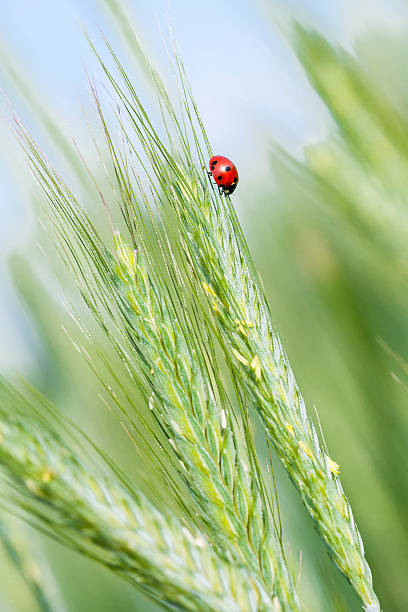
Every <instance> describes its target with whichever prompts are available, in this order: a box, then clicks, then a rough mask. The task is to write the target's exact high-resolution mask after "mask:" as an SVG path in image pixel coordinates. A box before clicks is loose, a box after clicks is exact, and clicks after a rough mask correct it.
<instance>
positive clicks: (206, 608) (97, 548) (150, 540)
mask: <svg viewBox="0 0 408 612" xmlns="http://www.w3.org/2000/svg"><path fill="white" fill-rule="evenodd" d="M62 430H63V431H64V432H65V436H64V437H65V438H68V440H66V439H63V437H62V435H61V434H60V431H62ZM69 432H72V427H71V426H70V425H69V423H67V422H65V421H64V419H62V418H61V417H59V416H58V415H57V414H56V412H55V411H54V410H53V409H52V407H51V406H50V405H49V403H48V402H47V401H46V400H45V399H44V398H42V397H41V396H39V394H33V393H29V394H25V395H24V396H23V395H20V394H19V393H18V392H17V391H15V390H14V389H13V388H12V387H10V386H9V385H7V384H5V383H4V382H1V381H0V482H1V484H2V487H3V490H4V492H5V493H6V495H7V498H6V499H7V505H8V508H9V509H10V510H11V511H14V512H18V513H19V514H21V513H23V515H24V517H25V518H26V519H27V520H29V521H30V522H31V523H32V524H34V525H35V526H36V527H37V528H39V529H40V530H41V531H43V532H45V533H47V534H49V535H51V536H52V537H54V538H56V539H57V540H58V541H60V542H62V543H64V544H66V545H68V546H70V547H71V548H73V549H74V550H77V551H79V552H81V553H82V554H84V555H86V556H87V557H90V558H93V559H95V560H97V561H99V562H100V563H102V564H103V565H105V566H106V567H108V568H110V569H111V570H112V571H114V572H115V573H117V574H119V575H120V576H122V577H123V578H125V579H126V580H127V581H129V582H130V583H131V584H133V585H134V586H136V587H137V588H138V589H140V590H141V591H142V592H144V593H145V594H146V595H147V596H148V597H151V598H153V599H155V600H156V601H158V602H160V603H161V604H162V605H163V606H164V607H166V608H170V609H174V608H176V609H179V610H186V611H187V610H189V611H202V612H219V611H223V612H244V611H245V612H246V611H253V612H261V611H267V610H271V611H273V610H277V609H278V608H277V607H276V606H275V601H274V600H273V599H272V598H271V597H270V595H269V594H268V593H267V592H266V590H265V588H264V586H263V585H262V583H261V582H260V581H259V580H258V579H257V577H256V576H254V575H252V574H251V573H250V572H247V571H246V570H245V569H244V568H239V567H236V566H235V565H232V564H229V563H226V562H225V561H223V560H221V558H219V557H218V556H217V555H216V554H215V553H214V551H213V549H212V547H211V546H210V545H209V542H208V541H207V539H206V538H204V537H203V536H202V535H201V534H200V533H199V532H197V531H196V530H192V529H190V528H189V527H188V526H187V525H186V524H183V523H182V522H180V521H179V520H178V519H177V518H176V517H175V516H174V515H172V514H171V513H170V512H160V511H158V510H157V508H155V507H154V506H153V505H152V504H151V503H150V502H149V501H148V500H147V499H146V497H145V496H144V495H142V494H141V493H138V492H137V491H135V490H134V488H132V487H131V485H130V484H129V483H122V484H121V483H120V481H119V480H118V477H117V475H116V474H115V473H114V472H113V471H112V470H111V468H110V467H109V466H108V465H107V464H106V463H104V461H103V460H102V459H101V457H100V456H99V457H98V456H95V453H94V452H93V450H92V448H91V446H90V445H89V444H87V443H86V442H85V440H84V439H81V436H78V434H76V436H75V438H74V437H72V440H69V438H70V437H71V436H72V435H73V434H70V433H69ZM92 456H93V457H94V459H93V460H92V459H91V457H92Z"/></svg>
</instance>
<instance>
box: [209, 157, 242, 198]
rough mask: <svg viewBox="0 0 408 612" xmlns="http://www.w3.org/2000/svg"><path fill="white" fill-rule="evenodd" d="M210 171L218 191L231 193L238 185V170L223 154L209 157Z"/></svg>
mask: <svg viewBox="0 0 408 612" xmlns="http://www.w3.org/2000/svg"><path fill="white" fill-rule="evenodd" d="M209 165H210V172H209V173H208V174H209V176H212V177H213V179H214V181H215V182H216V183H217V185H218V188H219V190H220V193H225V194H226V195H231V193H233V191H235V187H236V186H237V185H238V170H237V169H236V166H235V164H233V163H232V161H231V160H230V159H228V157H224V156H223V155H214V156H213V157H212V158H211V159H210V164H209Z"/></svg>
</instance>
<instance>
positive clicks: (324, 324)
mask: <svg viewBox="0 0 408 612" xmlns="http://www.w3.org/2000/svg"><path fill="white" fill-rule="evenodd" d="M112 5H115V6H116V2H115V3H112ZM120 18H122V19H123V17H122V16H121V14H119V19H120ZM294 45H295V49H296V51H297V55H298V58H299V61H300V62H301V64H302V65H303V66H304V69H305V71H306V74H307V75H308V77H309V80H310V83H311V86H312V87H313V88H314V89H315V90H316V92H317V94H318V95H319V96H320V98H321V100H322V101H323V102H324V103H325V105H326V106H327V108H328V109H329V111H330V113H331V115H332V118H333V124H332V126H331V129H330V134H329V137H328V139H327V141H325V142H320V143H316V144H314V145H313V146H309V147H308V148H307V149H306V150H305V152H304V159H302V160H301V161H299V160H296V159H293V158H291V157H290V156H288V155H287V154H285V153H284V152H283V151H281V150H279V149H274V151H273V153H272V154H271V160H270V168H271V174H272V175H273V177H274V181H273V187H270V184H271V182H270V180H269V179H268V180H265V184H263V185H261V186H260V185H259V183H257V184H256V185H253V186H252V188H251V190H250V191H248V192H247V193H243V194H241V200H240V201H241V204H242V210H241V211H240V214H241V216H242V217H243V220H244V225H245V227H246V229H247V232H248V239H249V243H250V247H251V249H252V251H253V254H254V257H255V261H256V263H257V265H258V268H259V270H260V273H261V276H262V278H263V281H264V284H265V286H266V289H267V293H268V295H269V298H270V301H271V308H272V312H273V313H274V316H275V320H276V323H277V327H278V329H279V331H280V333H281V336H282V338H283V341H284V343H285V345H286V347H287V350H288V354H289V357H290V359H291V362H292V365H293V368H294V371H295V373H296V375H297V378H298V381H299V383H300V386H301V388H302V389H303V391H304V395H305V398H306V400H307V402H308V403H309V404H313V403H314V404H315V405H316V407H317V410H318V413H319V417H320V421H321V423H322V430H323V432H324V435H325V438H326V442H327V444H328V447H329V449H330V454H331V456H333V458H334V459H335V460H336V461H337V462H338V463H340V465H341V468H342V480H343V484H344V487H345V491H346V493H347V494H348V495H349V497H350V500H351V503H352V506H353V509H354V513H355V517H356V520H357V522H358V524H359V527H360V530H361V532H362V534H363V537H364V540H365V543H366V549H367V557H368V561H369V563H370V565H371V567H372V570H373V575H374V584H375V587H376V590H377V592H378V594H379V597H380V600H381V601H382V605H383V607H384V609H385V610H393V611H396V612H399V611H401V612H403V611H405V610H407V609H408V594H407V592H406V588H405V577H406V575H407V572H408V554H407V552H408V532H407V529H406V526H405V516H406V510H407V507H408V479H407V477H406V473H407V470H406V467H407V459H406V452H405V449H406V440H407V436H408V411H407V406H408V392H407V390H406V388H405V386H404V384H403V382H404V377H405V373H404V371H403V369H401V367H400V364H399V363H398V361H397V360H396V359H395V357H394V356H393V355H392V354H391V351H392V352H394V353H396V354H399V355H402V356H407V357H408V318H407V314H408V313H407V307H406V295H407V290H408V275H407V272H408V247H407V234H408V218H407V211H408V197H407V195H406V194H407V193H408V121H407V119H406V117H407V111H408V102H407V96H406V94H407V81H406V79H404V70H403V67H404V66H405V64H406V61H407V60H406V43H405V42H399V41H398V40H396V39H395V38H394V37H387V35H386V34H384V33H378V32H375V33H373V34H372V35H365V37H364V38H362V39H361V40H359V41H357V43H356V45H355V49H356V55H355V56H352V55H350V54H349V53H346V52H345V51H344V50H343V49H340V48H339V47H334V46H333V45H332V44H330V43H329V42H327V41H326V40H325V39H324V38H323V37H321V36H320V35H318V34H316V33H313V32H309V31H306V30H303V29H301V28H297V29H296V32H295V33H294ZM396 64H399V66H396ZM9 76H11V78H12V79H13V75H12V74H10V75H9ZM14 85H15V86H16V87H17V88H18V89H19V90H20V93H21V95H23V96H26V97H27V89H26V86H25V85H24V87H23V86H22V84H21V83H20V82H18V81H15V82H14ZM38 108H41V113H40V116H37V118H38V119H40V120H41V121H42V122H43V125H44V126H45V129H46V130H47V129H50V128H52V122H51V119H48V118H47V114H46V113H47V111H46V110H44V109H43V108H42V107H37V106H36V105H34V106H33V107H32V111H33V113H34V114H36V113H38ZM44 113H45V114H44ZM54 144H55V146H56V148H57V149H59V154H60V155H62V156H63V157H64V159H65V161H66V163H67V165H68V166H69V167H71V170H72V172H73V173H74V174H75V173H77V171H78V168H77V167H76V162H75V161H74V160H75V159H76V158H75V153H74V151H73V149H72V147H70V146H68V144H69V141H68V140H67V139H66V138H65V137H64V136H63V135H60V134H59V133H58V139H57V140H56V141H55V142H54ZM84 181H85V179H84V176H83V175H82V174H81V177H80V181H79V184H82V188H83V189H84V190H86V192H87V194H88V202H89V208H92V207H96V206H99V204H98V203H97V200H96V197H95V199H94V200H91V199H90V197H89V192H88V188H87V186H86V185H85V183H84ZM247 203H248V208H247V207H246V204H247ZM249 206H250V210H251V214H249V213H248V212H247V211H248V210H249ZM23 257H24V256H23ZM11 270H12V274H13V278H14V280H15V286H16V289H17V291H18V293H19V294H20V297H21V300H22V301H23V302H24V303H25V305H26V306H27V307H28V309H29V313H30V315H29V317H30V320H31V323H32V328H33V330H34V331H32V332H31V334H29V337H30V338H35V340H34V341H33V342H34V343H33V345H32V347H31V348H32V351H33V353H34V354H35V355H36V359H37V367H36V368H35V370H34V371H32V372H31V373H30V380H31V382H33V383H34V384H35V385H36V386H38V387H39V388H40V389H41V390H42V391H43V392H44V393H45V394H46V395H48V396H49V397H50V399H52V400H53V401H54V402H57V403H58V404H59V406H60V407H61V408H62V409H63V410H64V411H65V412H66V413H67V414H69V415H70V417H71V418H73V419H74V420H77V421H78V422H80V423H81V426H83V427H85V428H86V426H87V424H88V425H89V426H91V425H92V431H93V432H94V433H95V435H96V437H98V439H99V440H100V441H101V443H103V445H104V447H105V448H107V449H108V450H111V451H112V452H114V453H115V456H116V457H118V459H119V460H121V461H122V462H123V463H124V464H125V465H127V466H129V462H131V460H132V459H131V457H132V455H131V451H130V449H129V448H126V449H125V450H123V448H122V447H123V435H121V432H120V428H119V426H118V427H117V430H115V427H114V426H113V425H112V417H111V416H110V415H109V414H108V413H107V412H106V410H105V409H104V407H103V404H102V402H101V401H100V400H99V399H98V392H99V386H98V384H97V383H96V381H95V379H94V377H93V376H92V375H91V373H90V372H89V371H88V370H87V369H86V367H85V365H84V364H83V363H82V361H81V360H80V358H79V356H78V355H77V354H76V352H75V350H74V349H73V348H72V347H70V343H69V341H68V340H67V339H66V338H65V336H64V334H63V332H62V331H61V321H62V322H63V323H64V324H65V325H66V326H67V327H69V325H70V323H69V320H68V315H67V314H66V313H65V311H64V309H63V308H61V307H60V305H59V302H58V300H55V299H54V298H52V297H51V294H52V291H51V290H50V289H49V288H48V287H47V283H46V282H45V281H44V282H43V281H40V280H39V278H37V272H36V271H35V269H34V268H32V267H31V266H29V265H28V263H27V261H26V260H23V259H22V258H21V256H18V257H17V256H16V257H14V258H13V260H12V262H11ZM60 274H61V275H62V274H63V272H62V271H61V270H60ZM64 278H65V277H64ZM67 291H68V293H69V292H70V289H69V286H68V289H67ZM386 347H389V348H390V349H391V351H389V350H387V349H386ZM392 373H394V375H392ZM401 380H402V382H401ZM134 468H135V466H132V469H134ZM276 471H277V474H278V488H279V496H280V503H281V512H282V516H283V523H284V529H285V534H286V538H287V540H288V542H289V544H290V547H291V550H292V555H293V557H294V559H295V564H296V562H297V561H296V559H297V556H298V551H299V550H302V558H303V561H302V566H303V569H302V576H301V584H302V589H303V592H304V594H305V598H306V601H307V602H308V605H309V608H310V610H322V611H323V610H324V611H329V612H331V611H333V612H334V611H340V610H343V611H345V610H357V609H359V607H358V606H359V604H358V602H357V601H356V599H355V598H354V596H353V595H352V594H351V592H350V589H348V588H347V585H345V584H344V581H343V580H342V578H341V577H340V576H338V575H337V573H336V572H335V570H334V569H333V567H332V566H331V565H330V563H329V561H328V560H327V558H326V551H325V549H324V548H323V546H322V544H321V542H320V540H319V539H318V538H317V536H316V535H315V534H314V531H313V527H312V525H311V522H310V520H309V518H308V517H307V515H306V512H305V511H304V509H303V508H302V506H301V504H300V502H299V500H298V499H297V496H296V495H295V493H294V491H293V490H292V487H291V485H290V484H289V483H288V482H287V480H286V478H285V477H284V476H283V475H282V474H281V473H280V470H279V467H278V466H276ZM41 540H43V546H44V547H45V548H46V549H47V552H48V554H49V558H50V559H51V565H52V567H53V570H54V573H55V575H56V578H57V580H58V582H59V584H60V586H61V591H62V594H63V597H64V598H65V600H66V602H67V608H68V609H69V610H75V612H85V610H86V611H88V610H100V611H103V612H110V611H113V610H128V609H138V610H146V611H147V610H154V609H156V608H155V607H154V606H153V605H152V604H150V603H148V602H147V601H146V600H144V599H143V600H142V599H140V598H139V597H137V596H136V595H135V594H134V592H133V590H131V588H130V587H129V586H128V585H126V584H124V583H122V582H120V581H119V580H118V579H117V578H116V577H114V576H111V575H110V574H109V573H108V572H107V571H106V570H104V569H102V568H98V567H96V566H95V564H93V563H91V562H89V561H87V560H84V559H81V558H79V556H78V555H76V554H74V553H72V552H70V551H66V550H65V549H62V548H61V547H60V546H58V545H56V544H54V543H52V544H49V543H48V542H46V541H45V539H43V538H41ZM5 564H6V557H4V559H3V561H2V567H3V566H5ZM11 571H12V570H10V568H8V570H6V575H9V574H10V572H11ZM18 584H19V583H18V578H17V577H15V576H13V579H12V580H10V581H9V588H6V587H5V586H4V585H3V588H2V591H3V595H2V598H4V601H5V603H4V607H3V602H2V609H6V610H7V609H10V610H15V611H17V610H18V611H25V610H27V611H28V610H33V605H34V604H33V600H32V599H31V598H30V594H29V593H28V592H27V593H26V592H25V591H23V594H24V596H22V595H21V594H19V597H16V596H15V593H16V592H17V591H18V589H19V586H18ZM6 601H7V603H6Z"/></svg>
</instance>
